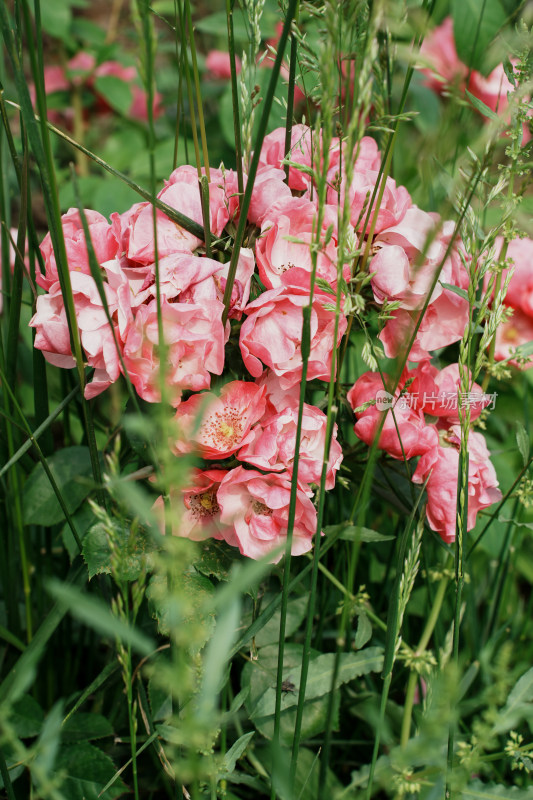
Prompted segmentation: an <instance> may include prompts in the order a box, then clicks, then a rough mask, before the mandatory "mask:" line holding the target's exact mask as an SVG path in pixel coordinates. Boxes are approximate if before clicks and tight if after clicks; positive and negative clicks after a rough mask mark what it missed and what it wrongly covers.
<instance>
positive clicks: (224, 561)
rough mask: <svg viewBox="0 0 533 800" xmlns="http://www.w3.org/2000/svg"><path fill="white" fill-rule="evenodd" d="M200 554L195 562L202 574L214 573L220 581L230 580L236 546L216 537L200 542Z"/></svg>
mask: <svg viewBox="0 0 533 800" xmlns="http://www.w3.org/2000/svg"><path fill="white" fill-rule="evenodd" d="M198 550H199V551H200V555H199V556H198V558H197V559H196V561H195V562H194V566H195V568H196V569H197V570H198V572H201V573H202V575H207V576H209V575H213V577H215V578H216V579H217V580H219V581H229V579H230V572H231V568H232V566H233V564H234V561H235V553H234V552H232V551H234V550H235V548H233V547H232V548H230V547H229V546H228V545H225V543H224V542H217V541H215V540H214V539H211V540H209V539H208V540H206V541H204V542H199V543H198Z"/></svg>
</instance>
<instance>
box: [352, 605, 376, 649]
mask: <svg viewBox="0 0 533 800" xmlns="http://www.w3.org/2000/svg"><path fill="white" fill-rule="evenodd" d="M371 637H372V625H371V624H370V620H369V619H368V617H367V615H366V614H365V613H363V612H361V613H360V614H359V615H358V617H357V633H356V634H355V640H354V645H355V649H356V650H360V649H361V648H362V647H364V646H365V644H366V643H367V642H368V641H369V640H370V639H371Z"/></svg>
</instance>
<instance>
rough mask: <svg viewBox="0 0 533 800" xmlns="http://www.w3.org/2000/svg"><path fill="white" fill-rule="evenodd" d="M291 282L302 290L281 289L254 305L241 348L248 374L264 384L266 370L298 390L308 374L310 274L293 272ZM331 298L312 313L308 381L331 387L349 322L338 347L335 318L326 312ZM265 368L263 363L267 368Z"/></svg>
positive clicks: (342, 323)
mask: <svg viewBox="0 0 533 800" xmlns="http://www.w3.org/2000/svg"><path fill="white" fill-rule="evenodd" d="M291 280H294V281H295V282H297V281H298V282H299V286H298V287H297V286H296V285H291V286H281V287H279V288H278V289H270V290H269V291H266V292H263V294H261V295H260V296H259V297H258V298H257V300H254V301H253V302H252V303H250V304H249V305H248V306H247V307H246V309H245V313H246V314H247V315H248V316H247V319H246V320H245V321H244V322H243V323H242V327H241V332H240V341H239V343H240V348H241V354H242V357H243V360H244V364H245V366H246V369H247V370H248V372H249V373H250V374H251V375H253V376H254V378H258V377H259V376H260V375H261V373H262V371H263V364H264V365H265V366H267V367H270V369H272V370H273V372H275V373H276V375H278V377H280V378H281V379H282V380H281V385H282V386H283V387H284V388H289V387H291V386H293V385H294V384H295V383H297V382H298V381H299V380H300V377H301V374H302V354H301V343H302V320H303V316H302V308H303V306H305V305H308V302H309V299H308V298H309V290H308V289H306V288H303V287H305V285H306V283H308V275H307V273H306V272H304V270H299V269H296V268H295V269H293V270H291ZM329 302H331V297H330V296H329V295H325V294H324V293H321V292H315V295H314V298H313V303H312V311H311V352H310V357H309V361H308V371H307V379H308V380H312V379H313V378H319V379H321V380H326V381H329V379H330V371H331V354H332V351H333V348H334V347H338V345H339V343H340V340H341V338H342V336H343V334H344V331H345V330H346V325H347V323H346V318H345V317H344V316H341V317H340V320H339V327H338V334H337V341H334V339H333V336H334V328H335V314H334V313H333V312H332V311H329V310H326V309H325V308H324V303H329ZM261 362H262V363H261Z"/></svg>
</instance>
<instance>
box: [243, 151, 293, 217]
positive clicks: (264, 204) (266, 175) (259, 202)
mask: <svg viewBox="0 0 533 800" xmlns="http://www.w3.org/2000/svg"><path fill="white" fill-rule="evenodd" d="M284 181H285V173H284V171H283V170H282V169H277V168H276V167H270V166H263V167H259V169H258V170H257V174H256V176H255V181H254V188H253V191H252V197H251V199H250V206H249V209H248V219H249V220H250V222H253V223H254V224H255V225H258V226H259V227H261V225H262V224H263V220H264V218H265V216H266V215H267V214H268V213H269V212H270V209H271V207H272V206H273V205H274V203H277V202H278V201H280V200H282V199H286V198H289V197H290V198H292V192H291V190H290V189H289V187H288V186H287V184H286V183H284ZM246 182H247V178H245V186H246Z"/></svg>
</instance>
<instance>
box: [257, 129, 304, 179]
mask: <svg viewBox="0 0 533 800" xmlns="http://www.w3.org/2000/svg"><path fill="white" fill-rule="evenodd" d="M313 137H314V131H313V130H312V129H311V128H308V127H307V126H306V125H293V127H292V131H291V148H290V152H289V153H285V128H276V130H274V131H272V133H269V134H268V135H267V136H265V138H264V140H263V145H262V147H261V155H260V157H259V166H260V167H266V166H271V167H277V168H278V169H283V164H282V161H283V160H284V159H285V157H287V158H288V159H289V160H290V161H293V162H294V163H295V164H301V165H302V166H303V167H308V168H311V166H312V153H313V150H312V138H313ZM310 184H311V178H310V176H309V175H308V174H306V173H304V172H302V170H300V169H298V168H297V167H290V168H289V187H290V188H291V189H296V190H297V191H303V190H305V189H307V188H308V187H309V186H310Z"/></svg>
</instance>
